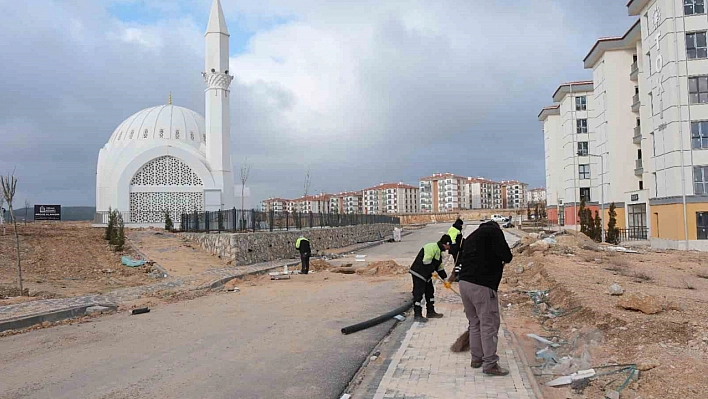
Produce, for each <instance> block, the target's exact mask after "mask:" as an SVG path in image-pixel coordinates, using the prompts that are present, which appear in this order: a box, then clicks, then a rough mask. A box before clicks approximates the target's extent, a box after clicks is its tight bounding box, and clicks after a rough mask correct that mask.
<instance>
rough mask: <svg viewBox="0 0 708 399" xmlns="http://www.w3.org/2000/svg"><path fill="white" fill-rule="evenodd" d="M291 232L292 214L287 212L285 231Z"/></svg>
mask: <svg viewBox="0 0 708 399" xmlns="http://www.w3.org/2000/svg"><path fill="white" fill-rule="evenodd" d="M287 230H290V212H288V211H285V231H287Z"/></svg>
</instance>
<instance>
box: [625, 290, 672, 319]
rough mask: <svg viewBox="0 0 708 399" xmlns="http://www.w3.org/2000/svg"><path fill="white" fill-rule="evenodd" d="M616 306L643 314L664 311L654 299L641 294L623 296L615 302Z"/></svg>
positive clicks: (634, 293)
mask: <svg viewBox="0 0 708 399" xmlns="http://www.w3.org/2000/svg"><path fill="white" fill-rule="evenodd" d="M617 306H619V307H621V308H624V309H629V310H638V311H640V312H642V313H645V314H656V313H659V312H661V311H662V310H664V307H663V306H662V304H661V302H660V301H659V300H658V299H657V298H656V297H653V296H651V295H647V294H644V293H641V292H639V293H637V292H633V293H631V294H628V295H625V296H623V297H622V298H620V300H619V302H617Z"/></svg>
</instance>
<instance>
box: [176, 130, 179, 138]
mask: <svg viewBox="0 0 708 399" xmlns="http://www.w3.org/2000/svg"><path fill="white" fill-rule="evenodd" d="M175 138H176V139H178V138H179V129H177V130H175Z"/></svg>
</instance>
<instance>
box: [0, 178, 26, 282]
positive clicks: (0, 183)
mask: <svg viewBox="0 0 708 399" xmlns="http://www.w3.org/2000/svg"><path fill="white" fill-rule="evenodd" d="M0 188H2V196H3V198H4V199H5V201H6V202H7V208H8V210H9V211H10V220H12V223H13V225H14V226H15V246H16V247H17V275H18V277H19V280H20V295H24V293H25V291H24V287H23V286H22V267H21V266H20V234H19V232H18V231H17V219H16V218H15V212H14V211H13V209H12V200H13V199H14V198H15V190H16V189H17V178H16V177H15V172H13V173H12V174H9V175H7V177H6V176H0Z"/></svg>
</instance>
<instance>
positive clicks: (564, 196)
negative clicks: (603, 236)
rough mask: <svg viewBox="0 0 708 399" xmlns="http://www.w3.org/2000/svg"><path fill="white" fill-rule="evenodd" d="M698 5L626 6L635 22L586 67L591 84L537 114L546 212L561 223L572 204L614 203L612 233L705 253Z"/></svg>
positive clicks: (707, 178)
mask: <svg viewBox="0 0 708 399" xmlns="http://www.w3.org/2000/svg"><path fill="white" fill-rule="evenodd" d="M705 3H706V1H705V0H630V1H629V3H628V4H627V7H628V11H629V15H630V16H634V17H638V20H635V22H634V23H633V24H632V25H631V27H630V28H629V29H628V30H627V32H626V33H625V34H624V35H623V36H619V37H612V38H603V39H600V40H598V41H597V43H596V44H595V45H594V46H593V48H592V49H591V50H590V52H589V53H588V55H587V56H586V58H585V60H584V66H585V68H586V69H592V72H593V81H592V82H576V83H573V84H564V85H561V87H559V90H557V91H556V93H555V94H554V96H553V97H554V101H555V104H554V105H553V106H551V107H546V108H544V109H543V110H542V111H541V113H540V114H539V120H541V121H542V122H543V130H544V143H545V145H544V148H545V151H546V188H547V203H548V213H549V216H550V217H553V216H554V215H555V216H556V217H557V219H558V221H559V222H560V224H565V225H573V224H576V223H577V221H576V217H575V216H574V215H577V209H576V206H577V203H578V201H579V198H585V199H586V201H587V202H588V203H589V204H590V206H591V207H595V208H598V207H601V206H602V205H603V203H604V205H605V207H606V208H607V207H608V204H609V203H612V202H614V203H615V205H617V207H618V209H617V214H618V218H617V219H618V220H617V222H618V226H619V227H626V228H628V229H629V232H633V231H634V232H637V231H639V232H642V231H648V237H649V238H650V240H651V243H652V246H655V247H659V248H677V249H686V248H687V249H698V250H708V45H707V44H706V42H707V40H706V39H707V38H706V36H707V34H708V18H707V17H706V4H705ZM564 87H565V89H563V88H564ZM583 96H584V97H585V101H583V100H582V99H579V97H583ZM564 103H567V105H564ZM583 104H584V106H585V108H586V109H584V110H581V109H579V108H582V106H583ZM572 105H575V109H574V110H573V109H572V107H570V110H569V106H572ZM584 118H587V119H586V120H587V122H585V123H586V125H585V126H587V131H586V130H585V129H583V128H582V127H583V124H582V122H579V120H580V119H584ZM573 127H575V128H576V134H575V135H573V136H572V137H571V136H570V131H571V130H572V128H573ZM571 149H572V150H573V152H575V156H572V157H571V155H572V154H571ZM578 154H579V155H578ZM570 170H572V171H573V172H574V173H573V174H572V176H571V174H570V173H569V171H570ZM571 183H572V184H571ZM569 208H570V209H569ZM607 219H608V218H607V216H606V217H605V220H606V222H607ZM643 234H647V233H643Z"/></svg>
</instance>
